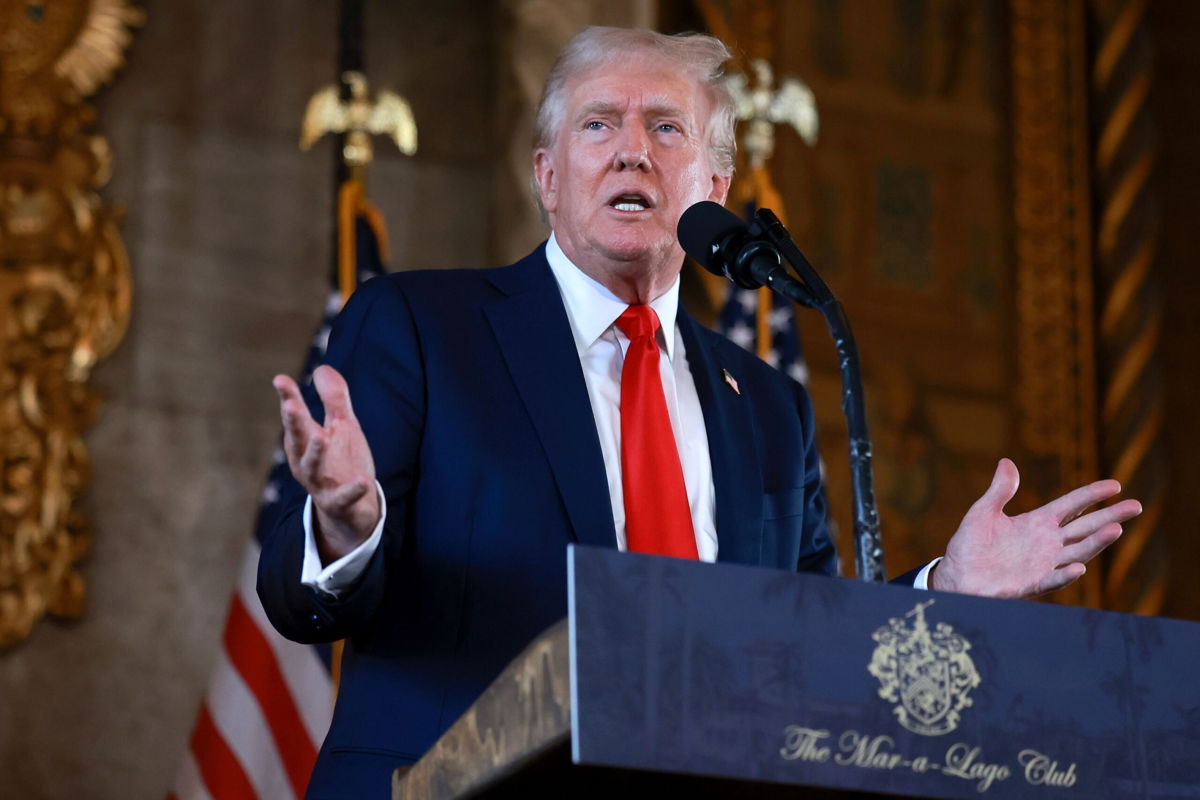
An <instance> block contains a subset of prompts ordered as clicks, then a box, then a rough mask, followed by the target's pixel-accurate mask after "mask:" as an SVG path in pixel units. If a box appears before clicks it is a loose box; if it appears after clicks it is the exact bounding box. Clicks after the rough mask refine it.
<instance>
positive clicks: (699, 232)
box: [676, 200, 786, 289]
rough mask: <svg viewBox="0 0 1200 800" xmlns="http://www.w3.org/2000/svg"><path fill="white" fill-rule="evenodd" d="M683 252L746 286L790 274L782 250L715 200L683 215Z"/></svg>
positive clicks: (709, 268) (701, 204)
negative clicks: (784, 263)
mask: <svg viewBox="0 0 1200 800" xmlns="http://www.w3.org/2000/svg"><path fill="white" fill-rule="evenodd" d="M676 235H677V236H678V237H679V244H681V245H682V246H683V251H684V252H685V253H687V254H688V255H689V256H691V257H692V258H694V259H696V261H698V262H699V263H700V266H702V267H704V268H705V269H706V270H708V271H709V272H711V273H713V274H714V275H723V276H724V277H726V278H729V280H731V281H733V282H734V283H736V284H737V285H738V286H740V287H742V288H743V289H757V288H758V287H760V286H765V285H770V284H771V283H772V282H773V281H774V280H778V278H779V274H776V273H781V274H783V275H786V271H784V270H783V267H782V266H781V261H782V260H781V258H780V256H779V250H778V249H777V248H776V247H775V246H774V245H773V244H771V243H770V242H768V241H766V240H765V239H764V238H762V237H761V236H755V235H754V234H753V233H752V232H751V230H750V229H749V228H747V227H746V223H745V222H742V220H741V219H740V218H739V217H738V216H737V214H734V213H733V212H732V211H730V210H729V209H727V208H725V207H724V206H722V205H719V204H718V203H714V202H712V201H711V200H702V201H700V202H699V203H696V204H695V205H693V206H692V207H691V208H689V209H688V210H687V211H685V212H683V216H682V217H680V218H679V226H678V228H677V229H676Z"/></svg>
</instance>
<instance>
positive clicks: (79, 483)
mask: <svg viewBox="0 0 1200 800" xmlns="http://www.w3.org/2000/svg"><path fill="white" fill-rule="evenodd" d="M142 20H143V15H142V12H141V11H140V10H138V9H136V8H134V7H133V6H132V5H130V3H129V2H128V0H91V1H90V2H88V0H55V2H49V0H44V1H43V2H38V1H37V0H0V646H9V645H13V644H15V643H17V642H19V641H21V640H22V639H24V638H25V637H26V636H28V635H29V633H30V631H31V630H32V628H33V626H34V625H35V624H36V623H37V621H38V620H39V619H41V618H42V617H43V616H44V615H45V614H47V613H49V614H52V615H55V616H60V617H74V616H78V615H79V614H80V613H82V611H83V603H84V596H85V591H84V582H83V578H82V576H81V575H80V574H79V572H78V571H77V569H76V565H77V562H78V561H79V559H80V558H82V557H83V555H84V554H85V552H86V551H87V549H88V546H89V541H90V531H89V527H88V521H87V519H86V518H85V516H84V514H83V513H82V510H81V509H80V506H79V496H80V493H81V492H82V490H83V488H84V487H85V485H86V483H87V479H88V458H87V453H86V451H85V449H84V445H83V440H82V438H81V434H82V432H83V430H84V429H85V428H86V427H87V426H88V425H89V424H90V423H91V421H92V419H93V418H94V416H95V413H96V411H97V407H98V402H97V400H96V398H95V397H94V396H93V394H92V393H91V392H90V391H89V390H88V387H87V385H86V381H87V378H88V376H89V374H90V372H91V369H92V367H93V366H94V365H95V364H96V363H97V362H98V361H99V360H100V359H102V358H104V357H105V356H107V355H108V354H109V353H111V352H112V350H113V348H115V347H116V345H117V343H118V342H119V341H120V340H121V338H122V336H123V335H124V332H125V328H126V325H127V323H128V320H129V304H130V288H131V287H130V276H129V262H128V258H127V256H126V253H125V248H124V245H123V244H122V242H121V238H120V235H119V234H118V231H117V221H118V217H119V214H118V212H117V211H116V210H114V209H113V208H112V207H110V206H107V205H105V204H104V203H103V202H102V201H101V199H100V197H99V195H98V194H97V190H98V189H99V188H100V187H102V186H103V185H104V184H105V183H106V182H107V181H108V177H109V174H110V170H111V165H112V158H111V154H110V152H109V147H108V143H107V142H106V141H105V140H104V138H103V137H100V136H98V135H95V134H94V133H91V132H90V131H89V128H90V126H91V125H92V123H93V122H94V119H95V112H94V110H93V108H92V107H91V106H90V105H88V104H87V103H86V102H85V100H86V98H87V97H88V96H89V95H91V94H92V93H93V92H94V91H95V90H96V89H97V88H98V87H100V86H101V85H103V84H104V83H106V82H107V81H108V80H110V79H111V78H112V76H113V75H114V74H115V72H116V71H117V69H118V68H119V67H120V65H121V64H122V61H123V51H124V49H125V47H127V46H128V44H129V42H130V38H131V33H130V29H131V28H132V27H135V26H137V25H140V24H141V22H142Z"/></svg>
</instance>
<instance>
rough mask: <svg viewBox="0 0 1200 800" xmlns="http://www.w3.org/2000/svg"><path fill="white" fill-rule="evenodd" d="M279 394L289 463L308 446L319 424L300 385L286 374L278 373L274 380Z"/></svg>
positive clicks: (280, 415)
mask: <svg viewBox="0 0 1200 800" xmlns="http://www.w3.org/2000/svg"><path fill="white" fill-rule="evenodd" d="M272 384H273V385H274V387H275V391H276V393H277V394H278V395H279V417H280V420H281V422H282V423H283V440H284V450H285V451H287V452H288V459H289V463H292V464H293V466H294V459H295V458H296V457H297V456H298V455H299V454H300V453H303V452H304V450H305V449H306V448H307V447H308V440H309V438H310V437H311V435H312V430H313V429H314V428H318V427H319V426H318V425H317V423H316V422H315V421H314V420H313V418H312V415H311V414H309V413H308V406H307V405H306V404H305V402H304V398H303V397H301V395H300V387H298V386H296V382H295V381H293V380H292V379H291V378H289V377H288V376H286V375H276V376H275V380H274V381H272Z"/></svg>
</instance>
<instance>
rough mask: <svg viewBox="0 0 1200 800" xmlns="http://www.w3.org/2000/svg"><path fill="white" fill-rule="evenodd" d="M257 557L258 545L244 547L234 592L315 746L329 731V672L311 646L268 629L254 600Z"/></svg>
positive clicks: (260, 605)
mask: <svg viewBox="0 0 1200 800" xmlns="http://www.w3.org/2000/svg"><path fill="white" fill-rule="evenodd" d="M258 553H259V547H258V545H257V544H256V543H255V542H250V543H249V544H248V545H247V547H246V558H245V559H244V560H243V561H242V573H241V578H240V579H239V580H238V588H237V591H238V594H240V595H241V598H242V603H243V605H244V606H245V608H246V611H248V612H249V613H250V617H251V619H253V620H254V624H255V625H257V626H258V629H259V630H260V631H262V633H263V636H264V637H266V640H267V643H268V644H269V645H270V646H271V651H272V652H273V653H274V654H275V663H276V664H278V666H279V670H280V671H281V672H282V673H283V677H284V680H285V681H286V682H287V687H288V689H289V690H290V691H291V693H292V700H293V702H295V704H296V708H297V709H298V710H299V711H300V717H301V719H303V720H304V728H305V730H307V731H308V737H309V739H311V740H312V742H313V744H314V745H316V744H317V743H319V742H322V741H324V740H325V733H326V732H327V731H328V730H329V717H330V703H331V700H332V687H331V686H330V681H329V668H328V667H326V666H325V664H324V662H323V661H322V660H321V657H320V655H319V654H318V653H317V651H316V649H315V648H314V647H313V646H312V645H307V644H297V643H296V642H291V641H288V640H287V639H285V638H283V637H282V636H280V635H279V633H278V632H277V631H276V630H275V629H274V628H273V627H271V623H270V621H269V620H268V619H267V612H265V611H264V610H263V607H262V601H261V600H259V599H258V592H257V590H256V589H255V581H256V580H257V578H258Z"/></svg>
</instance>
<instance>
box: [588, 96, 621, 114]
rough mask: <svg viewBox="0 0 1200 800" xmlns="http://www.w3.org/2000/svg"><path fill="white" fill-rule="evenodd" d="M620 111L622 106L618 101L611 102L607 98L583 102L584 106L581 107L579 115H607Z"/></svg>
mask: <svg viewBox="0 0 1200 800" xmlns="http://www.w3.org/2000/svg"><path fill="white" fill-rule="evenodd" d="M619 111H620V107H619V106H618V105H617V104H616V103H610V102H608V101H607V100H593V101H592V102H590V103H584V104H583V106H582V107H581V108H580V109H579V114H578V116H580V117H590V116H591V115H593V114H599V115H600V116H607V115H611V114H615V113H618V112H619Z"/></svg>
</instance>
